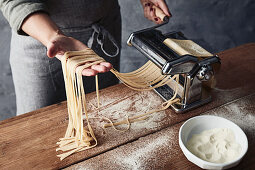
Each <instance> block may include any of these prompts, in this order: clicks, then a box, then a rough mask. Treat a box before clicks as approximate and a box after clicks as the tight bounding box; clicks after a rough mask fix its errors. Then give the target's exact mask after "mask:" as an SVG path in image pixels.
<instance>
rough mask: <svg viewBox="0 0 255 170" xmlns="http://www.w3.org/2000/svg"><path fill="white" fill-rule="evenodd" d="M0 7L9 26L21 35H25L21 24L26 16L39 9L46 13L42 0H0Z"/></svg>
mask: <svg viewBox="0 0 255 170" xmlns="http://www.w3.org/2000/svg"><path fill="white" fill-rule="evenodd" d="M0 9H1V11H2V12H3V15H4V17H5V18H6V19H7V20H8V22H9V24H10V26H11V28H12V29H13V30H14V31H16V32H17V33H18V34H22V35H26V34H25V33H24V32H23V31H22V30H21V26H22V23H23V21H24V20H25V19H26V17H27V16H29V15H30V14H32V13H35V12H39V11H42V12H46V13H48V9H47V6H46V4H45V3H44V2H43V0H0Z"/></svg>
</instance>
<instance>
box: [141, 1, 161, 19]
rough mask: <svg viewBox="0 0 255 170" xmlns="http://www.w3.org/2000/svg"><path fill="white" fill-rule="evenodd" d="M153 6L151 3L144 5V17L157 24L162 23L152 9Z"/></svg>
mask: <svg viewBox="0 0 255 170" xmlns="http://www.w3.org/2000/svg"><path fill="white" fill-rule="evenodd" d="M152 6H153V4H152V3H150V2H146V3H144V17H146V18H147V19H149V20H151V21H153V22H155V23H156V24H157V23H158V22H160V20H159V18H158V17H156V14H155V10H154V8H152Z"/></svg>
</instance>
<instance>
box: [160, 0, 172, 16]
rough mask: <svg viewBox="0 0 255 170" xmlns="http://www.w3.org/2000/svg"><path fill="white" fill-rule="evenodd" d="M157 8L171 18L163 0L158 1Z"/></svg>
mask: <svg viewBox="0 0 255 170" xmlns="http://www.w3.org/2000/svg"><path fill="white" fill-rule="evenodd" d="M158 6H159V8H160V9H162V11H163V12H164V13H165V14H166V15H167V16H169V17H171V14H170V12H169V9H168V7H167V5H166V2H165V1H164V0H158Z"/></svg>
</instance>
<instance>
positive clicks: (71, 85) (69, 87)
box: [57, 39, 211, 160]
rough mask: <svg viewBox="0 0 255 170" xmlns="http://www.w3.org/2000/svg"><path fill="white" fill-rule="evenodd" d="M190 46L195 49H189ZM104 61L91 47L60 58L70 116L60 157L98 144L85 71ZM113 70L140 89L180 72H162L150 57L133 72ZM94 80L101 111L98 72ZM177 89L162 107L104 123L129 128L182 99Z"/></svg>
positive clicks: (174, 44) (184, 47)
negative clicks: (149, 59)
mask: <svg viewBox="0 0 255 170" xmlns="http://www.w3.org/2000/svg"><path fill="white" fill-rule="evenodd" d="M164 43H165V44H166V45H168V46H169V47H170V48H176V49H178V50H177V51H176V52H177V53H179V55H184V54H192V55H194V56H198V57H206V56H209V55H211V54H210V53H209V52H205V51H206V50H204V49H202V48H201V47H200V46H198V45H196V44H195V43H194V42H192V41H189V40H175V39H171V40H167V39H166V40H165V41H164ZM194 44H195V45H194ZM190 48H193V49H192V50H191V51H189V49H190ZM103 61H104V59H103V58H101V57H99V56H98V55H97V54H96V53H94V52H93V51H92V50H91V49H86V50H83V51H70V52H66V53H65V55H64V56H63V57H62V58H61V62H62V69H63V74H64V79H65V86H66V95H67V106H68V116H69V122H68V127H67V130H66V134H65V137H64V138H60V139H59V140H60V141H59V142H57V144H58V145H59V148H58V149H57V151H63V153H62V154H59V155H57V156H58V157H60V159H61V160H63V159H64V158H66V157H67V156H69V155H71V154H73V153H75V152H80V151H83V150H86V149H89V148H92V147H95V146H96V145H97V139H96V137H95V134H94V132H93V129H92V127H91V126H90V123H89V118H88V113H87V105H86V96H85V92H84V86H83V81H82V71H83V69H85V68H89V67H90V66H92V65H95V64H99V63H101V62H103ZM111 72H112V73H113V74H114V75H115V76H116V77H117V78H118V79H119V80H121V81H122V82H123V83H124V84H125V85H126V86H128V87H129V88H131V89H134V90H137V91H145V90H152V89H154V88H157V87H160V86H163V85H165V84H168V83H169V82H170V81H173V80H175V81H176V82H177V83H179V75H174V76H170V75H162V74H161V69H160V68H158V67H157V66H156V65H155V64H153V63H152V62H151V61H148V62H147V63H146V64H144V65H143V66H142V67H140V68H139V69H137V70H135V71H133V72H130V73H119V72H118V71H117V70H115V69H111ZM95 82H96V94H97V104H98V107H97V109H98V111H99V103H100V102H99V89H98V77H97V76H96V77H95ZM174 90H175V93H174V95H173V97H172V98H171V99H170V100H169V101H166V102H165V103H163V104H162V107H161V108H158V109H155V110H152V111H149V112H146V113H143V114H140V115H136V116H133V117H127V119H126V120H122V121H119V122H116V123H113V122H112V121H111V120H110V119H108V118H104V119H106V120H107V121H109V122H110V123H108V124H105V125H104V127H105V128H106V127H111V126H113V128H114V129H115V130H119V129H116V127H115V126H117V125H121V124H128V128H127V129H126V130H128V129H129V127H130V123H133V122H136V121H141V120H144V119H146V118H147V117H148V115H150V114H152V113H155V112H159V111H162V110H165V109H167V108H168V107H169V106H170V105H171V104H174V103H179V102H180V99H178V98H176V96H177V86H176V87H175V89H174ZM83 113H84V114H85V121H86V123H87V126H86V127H84V126H83ZM124 131H125V130H124Z"/></svg>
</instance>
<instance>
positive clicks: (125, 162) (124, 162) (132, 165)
mask: <svg viewBox="0 0 255 170" xmlns="http://www.w3.org/2000/svg"><path fill="white" fill-rule="evenodd" d="M167 141H168V137H167V136H161V137H158V138H156V139H154V140H152V141H151V143H149V144H146V145H144V146H143V147H141V148H138V149H136V150H133V151H132V152H131V153H129V154H128V155H127V156H125V157H123V156H119V157H117V159H116V162H118V163H119V164H120V165H121V166H123V167H126V168H127V169H133V170H137V169H140V168H141V167H143V166H145V165H146V164H145V162H144V161H143V160H148V159H149V158H148V157H150V155H152V152H154V151H156V150H157V149H159V148H160V147H162V145H164V144H165V143H166V142H167ZM152 156H153V155H152Z"/></svg>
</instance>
